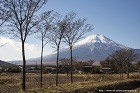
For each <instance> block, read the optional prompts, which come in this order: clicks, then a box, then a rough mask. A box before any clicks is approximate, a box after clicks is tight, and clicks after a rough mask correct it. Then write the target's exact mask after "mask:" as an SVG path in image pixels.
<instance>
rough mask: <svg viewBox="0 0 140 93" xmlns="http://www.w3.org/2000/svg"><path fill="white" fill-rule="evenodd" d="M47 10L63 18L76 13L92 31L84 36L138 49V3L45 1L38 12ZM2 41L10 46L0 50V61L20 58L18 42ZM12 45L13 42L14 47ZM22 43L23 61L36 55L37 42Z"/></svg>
mask: <svg viewBox="0 0 140 93" xmlns="http://www.w3.org/2000/svg"><path fill="white" fill-rule="evenodd" d="M48 10H54V12H59V13H60V14H61V15H63V16H64V15H66V14H67V13H69V12H71V11H74V12H76V13H77V18H84V17H85V18H87V19H88V20H87V23H90V24H92V25H93V27H94V30H93V31H92V32H90V33H87V34H86V35H85V36H84V37H86V36H89V35H91V34H102V35H104V36H106V37H108V38H110V39H112V40H113V41H115V42H117V43H120V44H123V45H125V46H128V47H131V48H139V49H140V41H139V40H140V36H139V35H140V0H48V3H47V4H46V5H44V6H43V8H42V9H41V10H40V11H39V13H41V12H44V11H48ZM3 39H4V40H5V41H7V42H11V43H10V44H11V45H6V46H4V47H0V51H1V53H2V52H4V50H7V51H8V52H6V53H3V54H2V55H0V60H16V59H21V50H20V48H19V46H20V43H19V41H18V40H11V41H9V40H8V39H7V38H3ZM13 42H15V43H17V44H16V46H14V44H15V43H13ZM3 43H4V42H3ZM26 43H27V44H26V46H27V48H26V57H27V59H28V58H33V57H38V56H40V41H39V40H36V39H35V38H34V36H32V37H29V38H28V39H27V42H26ZM9 47H10V48H9ZM8 49H9V50H8ZM52 50H53V49H52V48H51V45H50V44H48V45H47V46H46V47H45V51H46V52H44V54H45V55H46V54H48V53H50V52H52ZM13 52H14V53H15V55H13ZM7 55H10V56H7Z"/></svg>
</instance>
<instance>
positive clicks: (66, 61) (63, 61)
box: [59, 58, 70, 76]
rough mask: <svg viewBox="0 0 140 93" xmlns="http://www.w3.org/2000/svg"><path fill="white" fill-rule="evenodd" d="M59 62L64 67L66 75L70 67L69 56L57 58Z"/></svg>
mask: <svg viewBox="0 0 140 93" xmlns="http://www.w3.org/2000/svg"><path fill="white" fill-rule="evenodd" d="M59 63H60V65H61V66H62V67H63V68H64V69H65V71H66V73H67V76H68V73H69V70H70V67H69V66H70V59H69V58H62V59H59Z"/></svg>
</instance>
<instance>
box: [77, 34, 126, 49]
mask: <svg viewBox="0 0 140 93" xmlns="http://www.w3.org/2000/svg"><path fill="white" fill-rule="evenodd" d="M94 44H96V45H97V44H98V46H97V47H98V48H99V45H100V46H101V44H102V45H103V44H105V45H108V46H113V47H114V46H115V47H120V48H128V47H126V46H124V45H121V44H118V43H116V42H114V41H113V40H111V39H109V38H107V37H105V36H104V35H101V34H93V35H90V36H88V37H87V38H85V39H83V40H81V41H79V42H78V43H76V44H75V46H81V45H87V46H91V45H92V46H93V45H94ZM93 47H94V48H95V47H96V46H93Z"/></svg>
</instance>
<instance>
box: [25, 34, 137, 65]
mask: <svg viewBox="0 0 140 93" xmlns="http://www.w3.org/2000/svg"><path fill="white" fill-rule="evenodd" d="M123 48H127V49H129V47H126V46H124V45H121V44H118V43H116V42H114V41H112V40H111V39H109V38H107V37H105V36H103V35H99V34H97V35H94V34H93V35H91V36H88V37H87V38H85V39H83V40H81V41H80V42H78V43H76V44H75V46H74V47H73V57H76V58H77V60H81V61H88V60H95V61H101V60H104V59H105V58H107V57H108V56H109V55H110V54H112V53H114V52H115V51H116V50H120V49H123ZM134 51H135V52H137V53H140V49H134ZM69 57H70V51H69V47H66V48H63V49H61V50H60V58H69ZM43 59H44V62H56V53H53V54H50V55H46V56H44V58H43ZM32 62H34V63H36V62H40V57H39V58H34V59H29V60H27V64H28V63H32Z"/></svg>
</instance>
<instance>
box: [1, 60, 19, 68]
mask: <svg viewBox="0 0 140 93" xmlns="http://www.w3.org/2000/svg"><path fill="white" fill-rule="evenodd" d="M0 67H17V65H14V64H11V63H8V62H5V61H2V60H0Z"/></svg>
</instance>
